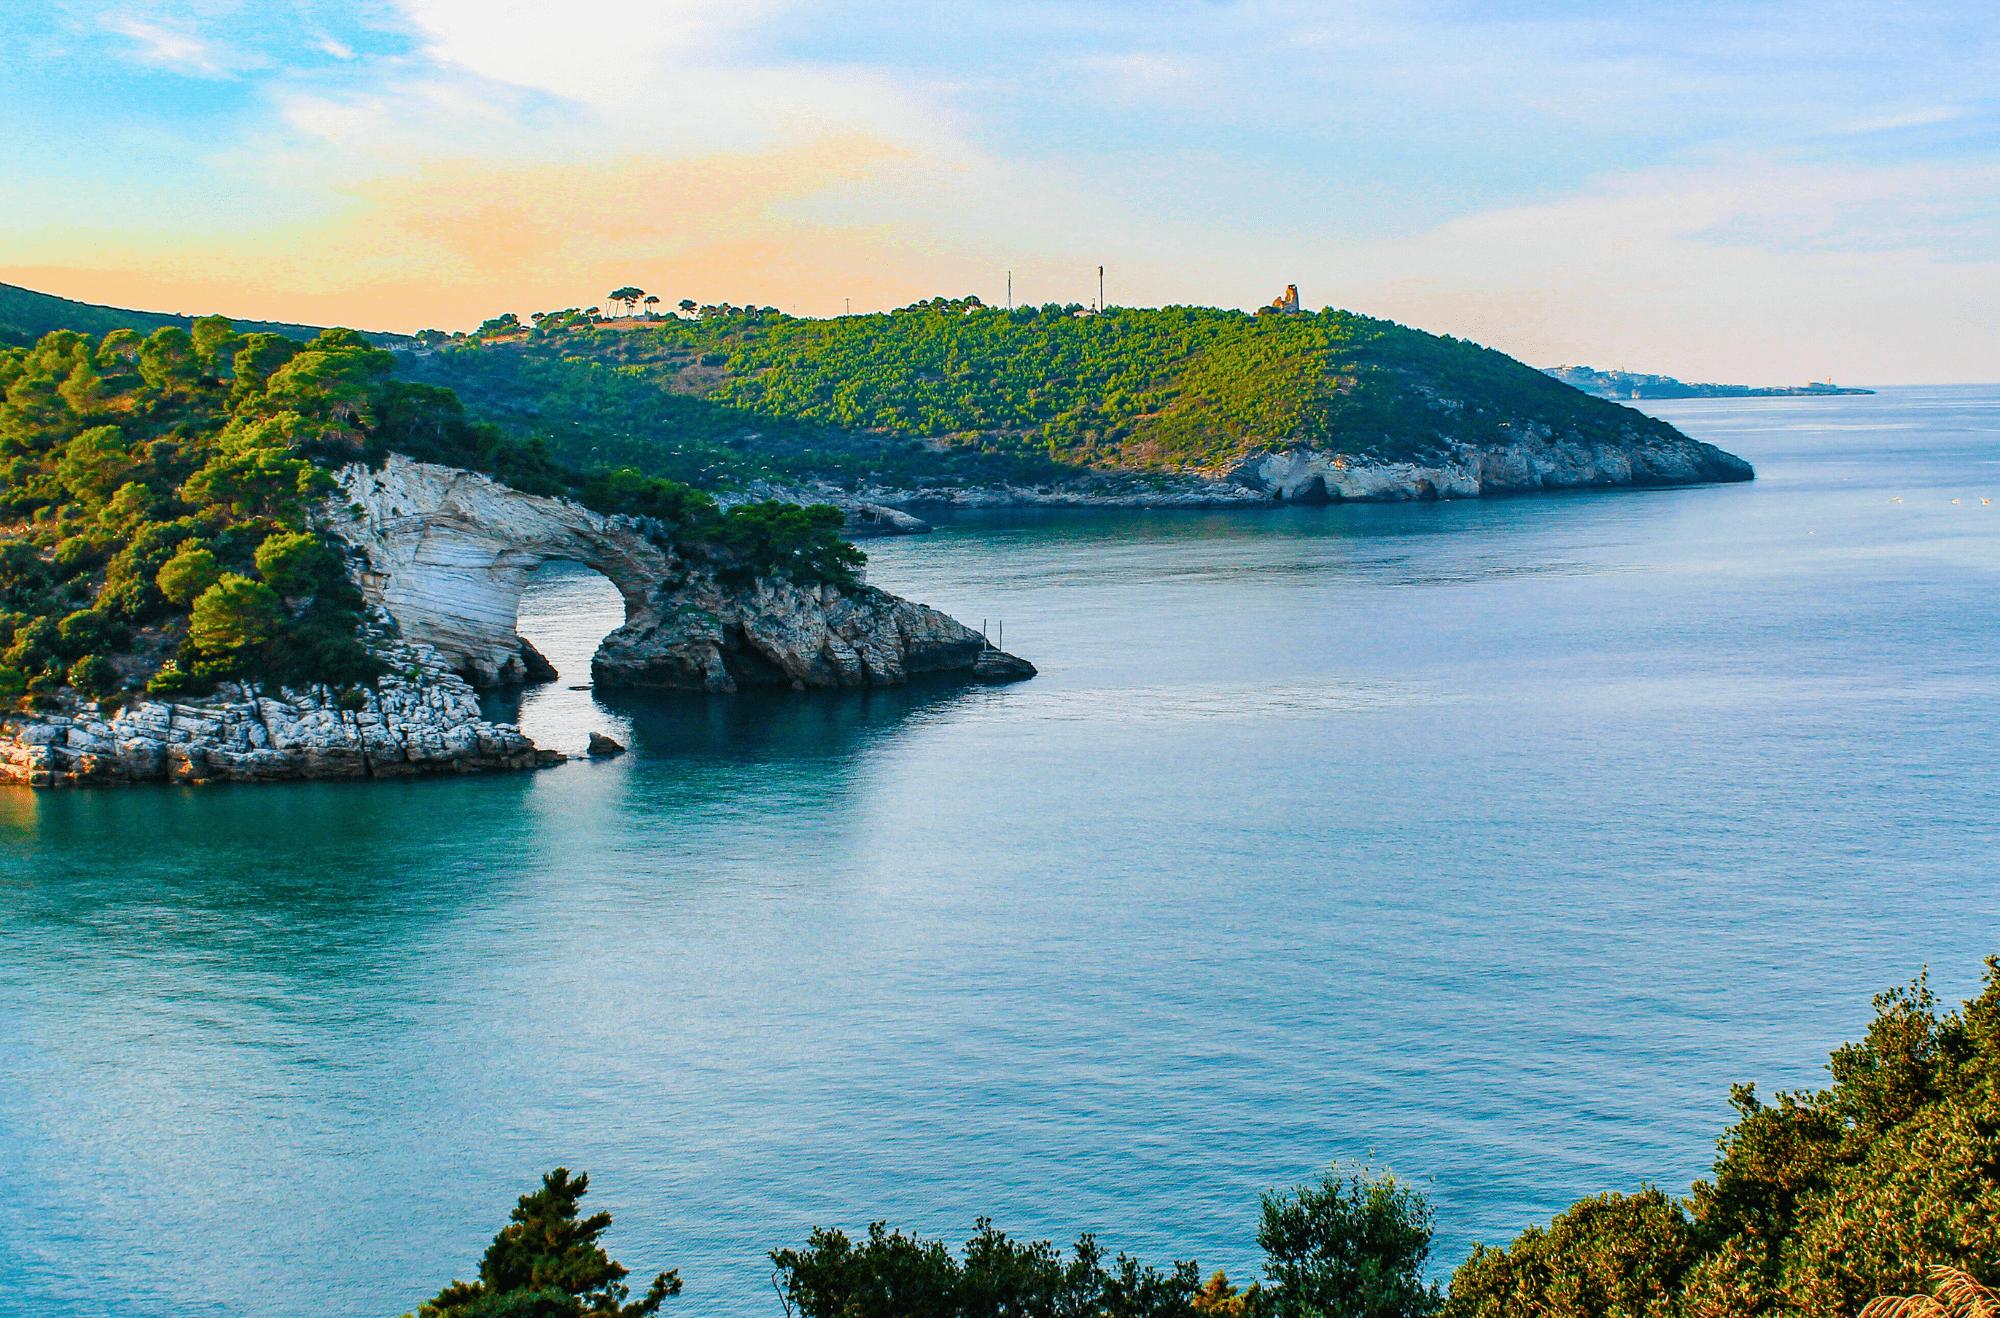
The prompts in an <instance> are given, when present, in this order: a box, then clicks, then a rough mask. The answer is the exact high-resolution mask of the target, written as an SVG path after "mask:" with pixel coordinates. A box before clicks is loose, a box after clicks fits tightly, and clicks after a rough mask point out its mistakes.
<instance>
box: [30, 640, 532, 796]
mask: <svg viewBox="0 0 2000 1318" xmlns="http://www.w3.org/2000/svg"><path fill="white" fill-rule="evenodd" d="M377 650H378V652H379V653H381V654H382V655H383V657H384V659H385V660H386V661H387V662H388V663H389V664H390V665H391V666H392V669H393V672H392V675H390V676H387V677H384V678H382V679H381V680H380V681H379V682H378V683H376V684H375V685H374V686H373V687H364V688H361V689H360V690H361V692H362V695H363V698H364V703H363V704H362V706H361V708H359V709H353V710H348V709H342V708H341V707H340V704H339V700H338V695H337V693H336V692H335V691H334V690H333V689H332V688H330V687H324V686H316V687H310V688H308V689H306V690H303V691H295V690H290V689H286V690H283V691H278V692H275V693H273V692H269V691H265V690H261V689H259V688H256V687H252V686H247V685H242V684H238V683H227V684H224V685H223V686H221V687H219V688H218V689H217V690H216V691H215V692H214V694H212V695H209V696H204V697H201V698H199V699H194V700H188V701H185V702H181V701H165V700H154V699H145V698H142V699H139V700H136V701H134V702H132V703H130V704H128V705H126V706H124V707H123V708H121V709H119V710H117V711H116V712H115V713H107V712H105V711H103V710H102V709H100V708H99V707H98V706H97V705H95V704H91V703H80V704H78V705H76V706H75V707H73V708H71V709H69V710H66V711H64V712H60V713H45V712H35V713H27V714H10V715H7V716H5V717H0V783H11V784H18V785H25V786H29V787H62V786H71V785H77V784H86V783H104V784H110V783H143V782H172V783H220V782H272V781H278V780H282V779H291V778H391V777H404V776H408V775H411V774H421V773H476V772H481V771H486V770H496V769H534V768H539V767H541V766H543V765H548V764H556V763H560V762H561V760H562V758H563V757H562V756H561V755H559V754H557V753H556V752H554V751H544V750H539V749H537V748H536V746H535V744H534V743H533V742H532V741H529V740H528V738H527V737H525V736H523V735H522V734H521V730H520V729H519V728H517V727H515V726H513V725H512V724H508V723H489V722H487V721H486V720H485V719H484V718H482V717H481V716H480V709H479V697H478V695H477V694H476V693H475V692H474V691H473V689H472V687H471V686H470V685H469V684H468V683H467V682H466V681H465V680H464V679H463V678H461V677H459V676H458V675H457V674H456V673H454V672H452V670H451V667H450V666H449V665H448V664H446V663H445V661H444V659H443V657H442V656H441V655H440V654H439V653H438V652H437V651H436V650H435V649H432V648H431V647H429V646H425V645H409V644H404V643H400V642H390V643H386V644H381V645H378V646H377Z"/></svg>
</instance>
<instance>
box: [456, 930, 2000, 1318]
mask: <svg viewBox="0 0 2000 1318" xmlns="http://www.w3.org/2000/svg"><path fill="white" fill-rule="evenodd" d="M1828 1070H1829V1073H1830V1076H1831V1083H1830V1084H1828V1085H1827V1086H1826V1087H1825V1088H1824V1089H1819V1090H1809V1091H1800V1092H1786V1093H1779V1094H1776V1095H1774V1096H1773V1097H1772V1098H1771V1099H1769V1100H1768V1101H1767V1100H1765V1099H1763V1098H1760V1097H1759V1096H1758V1094H1757V1092H1756V1090H1755V1089H1754V1088H1753V1087H1752V1086H1750V1085H1739V1086H1737V1087H1736V1088H1735V1090H1734V1091H1733V1092H1732V1094H1731V1101H1732V1103H1733V1105H1734V1107H1735V1109H1736V1113H1737V1118H1736V1121H1735V1122H1734V1123H1733V1124H1732V1125H1731V1126H1730V1127H1729V1128H1728V1129H1727V1130H1726V1131H1724V1132H1723V1135H1722V1138H1721V1140H1720V1142H1719V1146H1718V1156H1717V1158H1716V1161H1715V1167H1714V1171H1713V1173H1712V1175H1711V1176H1710V1178H1709V1179H1707V1180H1703V1181H1700V1182H1697V1183H1696V1184H1695V1185H1694V1187H1693V1188H1692V1190H1691V1192H1690V1193H1689V1194H1688V1195H1686V1196H1684V1197H1675V1196H1671V1195H1668V1194H1667V1193H1665V1192H1664V1191H1662V1190H1660V1189H1658V1188H1656V1187H1652V1186H1642V1187H1640V1188H1638V1189H1637V1190H1635V1191H1632V1192H1630V1193H1611V1194H1598V1195H1594V1196H1592V1197H1589V1198H1585V1199H1581V1200H1578V1201H1577V1202H1576V1203H1574V1204H1572V1205H1571V1206H1570V1207H1569V1208H1567V1209H1565V1210H1564V1211H1562V1212H1561V1213H1559V1214H1557V1215H1556V1216H1555V1218H1554V1219H1553V1220H1552V1221H1551V1222H1550V1223H1549V1224H1548V1225H1546V1226H1537V1227H1530V1228H1529V1229H1528V1230H1526V1231H1524V1232H1523V1233H1522V1234H1521V1235H1520V1236H1519V1237H1517V1238H1516V1239H1515V1240H1514V1241H1513V1242H1511V1243H1509V1244H1506V1245H1503V1246H1497V1247H1476V1248H1475V1249H1474V1251H1473V1253H1472V1256H1471V1257H1470V1258H1468V1259H1467V1260H1465V1262H1463V1263H1462V1264H1461V1265H1460V1266H1459V1267H1458V1268H1457V1269H1456V1271H1454V1272H1453V1273H1452V1275H1451V1278H1450V1283H1449V1285H1448V1286H1447V1287H1443V1288H1440V1287H1438V1286H1437V1285H1436V1284H1434V1283H1433V1281H1432V1280H1431V1279H1430V1275H1429V1260H1430V1253H1431V1246H1432V1234H1433V1216H1432V1212H1431V1209H1430V1207H1429V1205H1428V1204H1427V1203H1426V1202H1425V1200H1424V1198H1423V1196H1422V1195H1421V1194H1419V1193H1418V1192H1417V1191H1416V1190H1415V1189H1414V1188H1413V1187H1412V1186H1411V1185H1409V1184H1408V1183H1407V1182H1404V1181H1401V1180H1398V1179H1397V1178H1396V1177H1394V1176H1392V1175H1390V1174H1388V1173H1385V1172H1375V1171H1367V1170H1354V1169H1350V1170H1347V1171H1344V1172H1343V1171H1340V1170H1338V1169H1336V1170H1335V1171H1333V1172H1330V1173H1329V1174H1327V1175H1326V1176H1324V1177H1322V1178H1321V1179H1320V1180H1319V1181H1317V1182H1315V1183H1313V1184H1311V1185H1307V1186H1302V1187H1299V1188H1297V1189H1294V1190H1291V1191H1287V1192H1282V1193H1276V1194H1270V1195H1266V1196H1265V1197H1264V1200H1263V1204H1262V1214H1261V1220H1260V1223H1259V1226H1258V1230H1257V1243H1258V1245H1259V1246H1260V1248H1261V1249H1262V1251H1263V1254H1264V1264H1263V1270H1262V1277H1261V1278H1260V1279H1258V1280H1256V1281H1253V1282H1251V1283H1250V1284H1248V1285H1245V1286H1240V1287H1239V1286H1238V1285H1236V1284H1235V1283H1233V1282H1232V1281H1231V1280H1230V1279H1229V1277H1228V1276H1227V1275H1226V1274H1224V1273H1221V1272H1217V1273H1214V1274H1212V1275H1210V1276H1209V1277H1208V1278H1207V1280H1205V1281H1204V1280H1202V1279H1201V1272H1200V1269H1199V1268H1198V1266H1197V1265H1196V1264H1195V1263H1193V1262H1188V1261H1181V1262H1176V1263H1174V1264H1172V1265H1171V1266H1168V1267H1164V1268H1161V1267H1155V1266H1149V1265H1146V1264H1142V1263H1140V1262H1139V1261H1137V1260H1135V1259H1133V1258H1130V1257H1129V1256H1126V1255H1122V1254H1121V1255H1119V1256H1117V1257H1116V1258H1108V1257H1107V1255H1106V1254H1105V1252H1104V1250H1103V1249H1102V1248H1101V1247H1100V1246H1099V1245H1098V1244H1097V1242H1096V1240H1095V1239H1094V1238H1093V1237H1091V1236H1088V1235H1086V1236H1084V1237H1082V1238H1081V1239H1080V1240H1079V1241H1078V1242H1077V1244H1076V1245H1075V1247H1074V1248H1072V1249H1071V1250H1069V1251H1067V1252H1065V1251H1063V1250H1060V1249H1057V1248H1055V1247H1054V1246H1052V1245H1051V1244H1049V1243H1048V1242H1046V1241H1035V1242H1025V1243H1024V1242H1020V1241H1016V1240H1013V1239H1011V1238H1010V1237H1008V1236H1007V1235H1006V1234H1004V1233H1003V1232H1000V1231H998V1230H996V1229H994V1227H993V1226H992V1224H991V1223H990V1222H987V1221H984V1220H982V1221H980V1222H979V1223H978V1224H977V1226H976V1230H975V1232H974V1234H973V1236H972V1237H971V1238H970V1239H969V1240H968V1241H967V1242H966V1243H965V1245H964V1247H963V1249H962V1250H960V1251H958V1252H956V1253H954V1252H953V1251H952V1249H951V1248H950V1247H949V1246H948V1245H946V1244H945V1243H944V1242H942V1241H938V1240H929V1239H925V1238H923V1237H920V1236H915V1235H909V1234H905V1233H903V1232H901V1231H896V1230H891V1229H890V1228H889V1227H888V1226H887V1225H886V1224H884V1223H876V1224H874V1225H873V1226H871V1227H870V1228H869V1229H868V1231H867V1233H866V1234H865V1235H863V1236H861V1237H859V1238H854V1237H850V1236H848V1235H847V1234H845V1233H844V1232H841V1231H838V1230H832V1229H825V1228H822V1229H819V1230H815V1231H814V1232H812V1233H811V1235H810V1237H809V1238H808V1240H807V1241H806V1243H805V1245H804V1246H803V1247H802V1248H797V1249H778V1250H775V1251H773V1252H772V1254H771V1261H772V1264H773V1266H774V1268H775V1273H774V1278H773V1281H774V1284H775V1285H776V1287H777V1289H778V1292H779V1295H780V1296H781V1297H782V1300H783V1303H784V1307H785V1311H786V1313H787V1314H796V1315H798V1318H997V1316H999V1315H1020V1316H1021V1318H1045V1316H1046V1318H1071V1316H1075V1318H1085V1316H1087V1315H1088V1316H1093V1318H1097V1316H1101V1318H1128V1316H1129V1318H1166V1316H1167V1315H1174V1316H1176V1318H1430V1315H1438V1316H1439V1318H1765V1316H1768V1318H1839V1316H1840V1315H1865V1318H1905V1316H1909V1318H1914V1316H1915V1315H1925V1318H1929V1316H1930V1315H1940V1316H1942V1315H1951V1318H1975V1316H1977V1318H1987V1316H1988V1315H1990V1314H1991V1313H1993V1312H1994V1306H1993V1301H1992V1293H1991V1291H1990V1290H1988V1289H1987V1288H1988V1287H1990V1286H1992V1285H1993V1284H1994V1283H1995V1282H1996V1281H2000V1193H1996V1188H1995V1187H1996V1186H2000V959H1995V960H1991V961H1989V962H1988V963H1987V969H1986V981H1985V985H1984V987H1983V989H1982V991H1981V992H1980V994H1979V995H1978V996H1977V997H1976V998H1974V999H1972V1000H1971V1001H1968V1002H1966V1003H1965V1004H1963V1006H1962V1007H1961V1008H1960V1009H1959V1010H1957V1011H1951V1012H1946V1011H1942V1010H1940V1007H1939V1004H1938V1002H1937V999H1936V997H1935V995H1934V994H1932V992H1931V991H1930V989H1929V987H1928V985H1927V984H1926V982H1925V981H1924V980H1923V979H1921V978H1920V979H1918V980H1917V981H1916V982H1915V983H1914V984H1912V985H1911V986H1909V987H1907V988H1903V989H1898V990H1894V991H1892V992H1889V993H1886V994H1883V995H1881V996H1880V997H1878V998H1877V999H1876V1000H1875V1015H1874V1019H1873V1020H1872V1021H1871V1022H1870V1024H1869V1026H1868V1029H1867V1032H1866V1034H1865V1035H1864V1036H1863V1037H1862V1039H1861V1040H1860V1041H1858V1042H1856V1043H1852V1044H1848V1045H1845V1046H1843V1047H1841V1048H1839V1049H1837V1050H1835V1052H1834V1053H1833V1055H1832V1057H1831V1059H1830V1060H1829V1063H1828ZM582 1192H583V1180H582V1178H580V1177H577V1178H571V1177H569V1175H568V1173H567V1172H565V1171H563V1170H561V1169H558V1170H557V1171H555V1172H552V1173H550V1175H549V1177H548V1178H546V1179H545V1181H544V1184H543V1188H542V1190H541V1191H538V1192H537V1193H536V1194H533V1195H530V1196H528V1197H526V1198H524V1199H523V1200H522V1201H521V1206H520V1207H519V1208H517V1209H516V1210H515V1213H514V1218H513V1222H512V1224H510V1226H509V1227H508V1228H507V1229H506V1230H503V1231H502V1233H501V1235H500V1237H499V1238H497V1239H496V1240H495V1242H494V1245H493V1248H492V1249H491V1250H489V1251H488V1254H487V1261H486V1262H485V1263H482V1265H481V1268H480V1280H479V1281H478V1282H477V1283H473V1284H471V1285H469V1286H468V1285H463V1284H460V1283H454V1284H453V1285H452V1286H451V1287H448V1288H447V1289H446V1290H445V1291H444V1292H443V1293H442V1294H440V1295H439V1296H438V1298H437V1299H436V1300H433V1301H431V1302H430V1303H429V1304H427V1305H425V1306H424V1307H423V1308H421V1309H419V1310H418V1314H419V1315H420V1318H499V1316H500V1315H503V1314H504V1315H509V1316H513V1315H536V1316H537V1318H543V1316H546V1318H598V1316H599V1315H603V1316H605V1318H612V1316H617V1315H645V1314H650V1313H652V1312H653V1310H654V1309H656V1308H657V1307H658V1306H659V1304H660V1302H661V1301H663V1300H664V1299H665V1298H666V1297H667V1296H669V1295H671V1294H674V1293H677V1292H678V1291H679V1289H680V1282H679V1277H678V1275H677V1274H674V1273H663V1274H661V1275H660V1276H659V1277H657V1278H656V1279H655V1280H654V1282H653V1285H652V1287H651V1288H650V1289H649V1290H648V1292H647V1294H646V1296H645V1297H644V1298H643V1299H642V1300H641V1301H639V1302H638V1303H637V1304H636V1305H625V1297H626V1292H625V1291H624V1289H623V1288H622V1286H620V1285H618V1284H617V1283H619V1282H620V1279H622V1278H623V1276H624V1275H625V1272H624V1269H622V1268H618V1267H617V1265H616V1264H612V1263H610V1262H609V1260H608V1257H607V1256H605V1255H604V1253H603V1251H602V1249H601V1247H599V1246H598V1244H597V1241H598V1237H599V1235H600V1234H601V1233H602V1232H603V1230H604V1229H605V1227H606V1226H608V1225H609V1221H610V1219H609V1218H608V1217H607V1216H605V1215H603V1214H598V1215H596V1216H593V1217H590V1218H585V1219H578V1218H577V1211H578V1210H577V1207H576V1199H577V1198H578V1197H580V1196H581V1194H582ZM453 1306H456V1307H453ZM479 1306H484V1307H479ZM620 1306H624V1307H620ZM1982 1306H1983V1307H1982Z"/></svg>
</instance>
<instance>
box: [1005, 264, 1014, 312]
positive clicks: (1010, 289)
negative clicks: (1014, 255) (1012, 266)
mask: <svg viewBox="0 0 2000 1318" xmlns="http://www.w3.org/2000/svg"><path fill="white" fill-rule="evenodd" d="M1013 309H1014V272H1013V271H1012V270H1009V271H1008V272H1007V310H1009V311H1012V310H1013Z"/></svg>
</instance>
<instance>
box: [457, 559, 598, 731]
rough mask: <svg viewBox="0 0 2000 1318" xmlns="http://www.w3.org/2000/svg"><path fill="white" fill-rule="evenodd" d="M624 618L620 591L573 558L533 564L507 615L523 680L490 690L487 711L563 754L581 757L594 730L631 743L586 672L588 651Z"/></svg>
mask: <svg viewBox="0 0 2000 1318" xmlns="http://www.w3.org/2000/svg"><path fill="white" fill-rule="evenodd" d="M625 616H626V601H625V598H624V596H623V595H622V594H620V592H619V590H618V587H617V586H615V585H613V584H612V582H611V580H610V578H608V577H606V576H605V575H604V574H603V573H602V572H599V571H598V570H597V569H595V568H593V567H590V566H588V565H586V564H584V563H580V562H577V561H575V560H574V559H551V560H550V561H548V562H546V563H543V564H541V565H540V566H538V567H536V568H535V570H534V571H532V572H530V573H529V574H528V579H527V585H526V588H525V589H524V590H523V591H522V592H521V600H520V604H519V606H518V607H517V610H516V613H515V620H514V631H515V634H516V635H518V636H519V637H520V638H521V640H522V642H523V647H522V656H523V658H524V659H525V660H526V662H527V664H528V668H529V676H528V681H527V685H525V686H524V687H521V688H517V689H515V690H514V691H512V692H496V693H493V694H494V696H496V697H497V699H491V700H489V701H488V702H487V703H488V704H489V705H490V706H491V709H490V714H491V715H492V716H498V717H501V718H505V719H507V720H509V721H511V722H516V723H518V724H519V725H520V728H521V731H523V732H525V733H527V734H528V736H529V737H531V738H533V739H534V741H535V743H536V744H537V745H539V746H544V747H548V748H550V749H553V750H559V751H563V752H564V753H566V754H570V755H578V754H581V753H582V752H583V750H584V748H585V746H586V744H587V743H588V742H589V740H590V734H591V733H593V732H602V733H605V734H607V735H609V736H611V737H613V738H615V739H616V740H617V741H619V742H620V743H621V744H624V745H630V742H631V728H630V725H629V722H628V720H627V719H626V718H624V717H623V716H621V715H618V714H615V713H613V712H612V711H610V710H607V709H605V708H604V706H603V705H602V704H600V703H599V702H598V700H597V699H596V697H595V695H594V694H593V692H592V690H591V675H590V660H591V656H592V655H594V654H596V653H597V647H598V645H599V644H600V643H602V642H603V640H604V638H605V637H606V636H608V635H610V634H611V633H612V632H614V631H616V630H617V629H618V628H620V627H622V626H623V625H624V624H625ZM538 659H539V660H540V661H541V662H537V661H538Z"/></svg>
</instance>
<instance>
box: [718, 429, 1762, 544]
mask: <svg viewBox="0 0 2000 1318" xmlns="http://www.w3.org/2000/svg"><path fill="white" fill-rule="evenodd" d="M1755 474H1756V473H1755V471H1754V470H1753V469H1752V468H1751V466H1750V464H1749V463H1748V462H1745V461H1744V460H1743V459H1741V458H1739V457H1737V456H1736V455H1735V454H1733V453H1727V452H1724V451H1723V450H1722V449H1719V448H1717V447H1715V446H1714V445H1713V444H1704V443H1702V442H1701V441H1699V440H1695V439H1690V438H1689V437H1687V436H1686V435H1683V434H1680V433H1679V432H1678V431H1671V430H1666V429H1664V428H1660V427H1650V426H1639V425H1634V426H1633V427H1631V428H1630V429H1629V430H1625V431H1618V432H1614V433H1610V434H1594V435H1588V436H1586V435H1581V434H1575V433H1563V432H1559V431H1555V430H1552V429H1550V428H1547V427H1534V426H1524V427H1523V428H1522V432H1521V434H1520V435H1519V437H1518V438H1515V439H1512V440H1510V441H1509V442H1506V443H1500V444H1457V445H1452V446H1450V447H1449V448H1448V449H1446V450H1445V451H1443V452H1441V453H1439V454H1436V455H1433V456H1430V457H1427V458H1425V459H1422V460H1396V459H1388V458H1378V457H1370V456H1366V455H1360V456H1357V455H1355V454H1352V453H1347V452H1341V451H1338V450H1334V449H1328V448H1319V447H1314V446H1311V445H1305V444H1299V445H1292V446H1288V447H1285V448H1281V449H1276V450H1272V451H1268V452H1262V453H1257V454H1254V455H1252V456H1249V457H1247V458H1245V459H1243V460H1242V461H1240V462H1237V463H1235V464H1234V465H1232V466H1230V467H1228V468H1226V469H1224V470H1221V471H1212V472H1147V473H1093V474H1092V475H1091V476H1090V477H1088V478H1085V479H1081V480H1065V481H1060V482H1049V483H1043V484H1029V483H1020V484H971V485H960V484H943V483H940V484H917V485H907V486H905V485H890V484H878V483H860V484H858V485H840V484H836V483H833V482H814V483H794V484H778V483H772V482H758V483H755V484H753V485H751V486H750V487H749V488H748V490H747V491H746V492H745V494H744V496H743V497H747V498H758V499H763V498H777V499H789V500H793V501H804V502H824V503H831V504H833V505H835V506H836V507H840V508H842V509H844V510H846V512H847V514H848V525H849V527H850V528H853V527H855V526H857V525H861V526H864V527H867V528H869V530H868V531H866V532H863V533H872V534H877V535H885V534H887V535H893V534H909V533H914V532H919V531H925V530H928V529H929V526H928V524H927V523H924V522H922V521H921V520H919V519H918V518H916V517H915V516H914V515H913V514H912V513H911V512H910V510H911V509H924V508H959V509H978V508H1018V507H1048V508H1259V507H1274V506H1278V505H1282V504H1287V503H1308V504H1312V503H1405V502H1415V501H1424V500H1436V499H1477V498H1482V497H1485V496H1488V495H1506V494H1531V493H1537V492H1541V491H1549V490H1588V489H1613V488H1618V487H1621V486H1622V487H1638V488H1645V487H1657V486H1671V485H1702V484H1721V483H1729V482H1735V481H1747V480H1751V479H1753V478H1754V477H1755ZM887 514H895V516H894V517H893V518H891V517H890V516H887Z"/></svg>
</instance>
